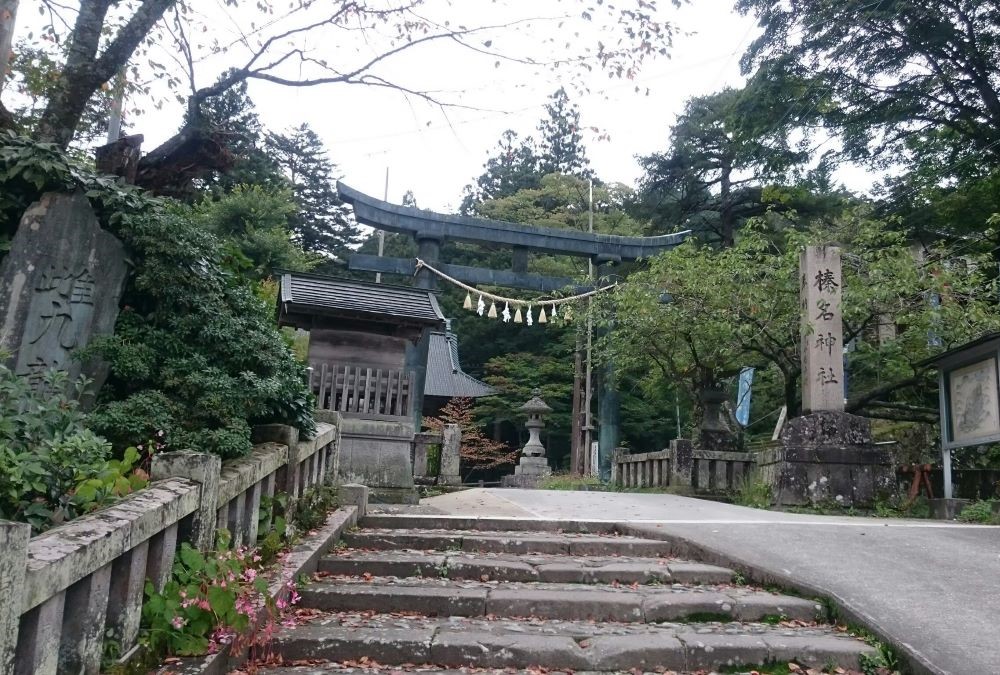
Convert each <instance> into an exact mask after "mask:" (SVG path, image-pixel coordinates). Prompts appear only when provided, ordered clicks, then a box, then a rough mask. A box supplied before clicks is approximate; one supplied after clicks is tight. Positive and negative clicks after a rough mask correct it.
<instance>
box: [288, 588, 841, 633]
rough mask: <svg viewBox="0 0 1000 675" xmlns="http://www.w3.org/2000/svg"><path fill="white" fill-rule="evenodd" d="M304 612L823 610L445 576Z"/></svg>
mask: <svg viewBox="0 0 1000 675" xmlns="http://www.w3.org/2000/svg"><path fill="white" fill-rule="evenodd" d="M300 593H301V595H302V603H303V606H304V607H312V608H316V609H321V610H325V611H350V612H361V611H374V612H378V613H380V614H388V613H391V612H416V613H418V614H422V615H428V616H461V617H475V616H500V617H531V618H538V619H560V620H571V621H575V620H578V621H586V620H591V621H620V622H639V623H643V622H645V623H655V622H660V621H682V620H706V619H707V620H716V621H718V620H725V621H728V620H736V621H761V620H764V619H772V620H774V621H781V620H792V621H804V622H813V621H818V620H823V619H825V616H824V614H823V611H824V610H823V606H822V605H820V604H818V603H816V602H814V601H812V600H805V599H803V598H796V597H791V596H787V595H777V594H774V593H768V592H766V591H761V590H755V589H749V588H743V587H736V586H684V585H681V584H675V585H671V586H635V587H634V588H633V587H630V586H617V587H615V586H606V585H601V586H583V585H580V584H560V583H519V582H504V583H496V582H493V583H488V582H476V581H464V582H461V581H451V580H445V579H419V578H410V579H394V578H391V577H389V578H373V579H370V580H361V579H357V580H342V581H337V582H321V583H315V584H310V585H308V586H306V587H305V588H303V589H302V590H301V591H300Z"/></svg>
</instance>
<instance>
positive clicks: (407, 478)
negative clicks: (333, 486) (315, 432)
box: [339, 416, 420, 504]
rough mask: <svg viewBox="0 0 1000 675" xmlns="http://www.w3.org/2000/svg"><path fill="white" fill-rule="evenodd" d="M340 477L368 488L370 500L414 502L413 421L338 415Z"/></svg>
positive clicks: (377, 501) (415, 490) (388, 502)
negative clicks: (339, 420) (411, 459)
mask: <svg viewBox="0 0 1000 675" xmlns="http://www.w3.org/2000/svg"><path fill="white" fill-rule="evenodd" d="M339 433H340V472H339V473H340V480H341V481H342V482H345V483H360V484H362V485H367V486H368V488H369V489H370V490H371V497H370V500H371V501H372V502H374V503H382V504H416V503H418V502H419V501H420V499H419V496H418V495H417V488H416V486H415V485H414V483H413V465H412V464H411V463H410V449H411V446H412V444H413V436H414V428H413V423H412V422H395V421H383V420H365V419H357V418H352V417H344V416H341V422H340V429H339Z"/></svg>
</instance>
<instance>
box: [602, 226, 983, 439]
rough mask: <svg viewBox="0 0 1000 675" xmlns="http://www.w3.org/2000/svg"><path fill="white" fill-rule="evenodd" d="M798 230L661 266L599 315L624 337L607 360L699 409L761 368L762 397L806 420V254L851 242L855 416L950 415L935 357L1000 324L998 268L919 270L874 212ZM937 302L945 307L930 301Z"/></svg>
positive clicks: (847, 284) (848, 276)
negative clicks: (887, 323) (934, 373)
mask: <svg viewBox="0 0 1000 675" xmlns="http://www.w3.org/2000/svg"><path fill="white" fill-rule="evenodd" d="M784 222H786V223H789V222H790V223H792V224H794V225H796V227H794V228H792V227H784V228H781V229H777V230H776V229H774V228H770V227H766V222H763V221H755V222H754V223H751V225H749V226H747V227H746V228H744V230H743V231H742V233H741V236H740V237H739V239H738V241H737V242H736V244H735V246H733V247H731V248H728V249H725V250H721V251H716V250H712V249H711V248H709V247H707V246H702V245H699V244H698V243H697V242H694V241H689V242H687V243H685V244H684V245H682V246H679V247H678V248H676V249H674V250H672V251H670V252H668V253H665V254H663V255H661V256H658V257H657V258H655V259H653V260H651V261H650V263H649V267H648V269H645V270H641V271H638V272H635V273H633V274H632V275H631V276H630V277H629V280H628V282H627V283H625V284H622V285H620V286H619V287H618V289H617V290H616V291H615V292H614V293H613V294H610V296H608V297H606V298H605V299H604V300H603V306H602V307H601V314H600V317H599V318H600V320H601V321H603V322H605V323H607V324H609V325H610V324H611V323H613V324H614V333H613V339H605V340H603V341H602V342H601V348H602V353H604V354H605V355H608V356H611V357H612V358H613V359H614V360H615V362H616V364H617V365H618V366H619V367H620V368H624V369H627V370H630V371H633V372H643V371H645V372H647V377H648V378H649V379H650V381H651V382H650V386H667V385H668V384H671V383H674V384H681V385H683V386H684V387H685V388H686V389H687V391H688V395H689V396H690V397H691V398H692V399H696V397H697V394H698V392H699V391H700V390H702V389H704V388H714V387H721V386H724V385H725V384H726V383H727V381H730V380H731V379H732V378H734V377H735V376H736V374H737V373H738V372H739V369H740V368H741V367H743V366H756V367H757V368H758V370H759V371H760V372H761V373H762V374H763V380H762V382H759V383H758V384H757V386H755V398H756V397H757V396H758V393H761V394H763V395H764V396H765V397H766V398H768V399H769V400H771V401H775V402H777V403H778V404H779V405H780V404H781V403H784V404H785V405H787V406H788V409H789V411H791V412H792V413H793V414H794V413H795V412H797V410H798V407H799V401H798V392H799V377H800V354H799V350H800V335H799V321H800V319H799V314H800V309H799V288H798V286H799V283H798V257H799V251H800V250H801V248H802V247H803V246H805V245H808V244H820V243H823V242H829V241H837V242H838V243H839V245H840V246H841V248H842V249H843V251H844V261H845V264H844V283H843V292H844V296H843V318H844V334H845V339H847V340H851V339H852V338H853V341H854V342H853V345H854V349H853V350H851V351H850V352H849V354H848V369H849V371H850V374H851V378H850V383H851V390H850V392H849V401H848V405H847V409H848V411H849V412H858V413H862V414H868V415H871V416H876V417H878V416H886V417H888V418H890V419H891V418H896V419H899V418H902V419H914V420H931V419H936V398H935V397H933V396H931V393H932V392H933V384H932V377H931V373H930V372H929V371H928V369H927V368H926V367H925V366H923V365H921V361H922V360H923V359H926V358H928V357H929V356H931V355H932V354H933V353H936V352H937V351H938V350H940V349H942V348H945V349H947V348H949V347H950V346H954V345H957V344H961V343H962V342H964V341H966V340H968V339H971V338H972V337H976V336H979V335H981V334H983V333H986V332H989V331H991V330H996V329H997V327H998V326H1000V312H998V310H997V307H996V304H995V302H994V298H995V297H996V291H995V282H994V281H993V280H991V279H990V278H989V277H988V276H987V275H986V274H985V272H986V271H987V270H988V269H989V263H988V262H987V261H986V260H985V259H981V258H979V257H976V256H972V257H971V258H970V260H969V264H968V265H950V264H945V263H943V262H939V261H937V260H934V259H932V260H930V261H928V262H927V263H925V264H923V265H918V264H916V263H915V261H914V258H913V253H912V251H911V249H910V246H909V244H908V243H907V241H906V238H905V237H904V236H903V235H902V234H900V233H898V232H895V231H893V230H892V229H891V228H890V227H889V226H888V225H887V224H886V223H885V222H883V221H881V220H878V219H876V218H875V217H873V215H872V213H871V210H870V209H867V208H863V207H858V208H854V209H850V210H848V211H846V212H845V213H844V215H843V216H842V217H840V218H837V219H835V220H833V221H832V222H831V221H825V222H823V223H822V226H819V225H817V226H816V227H815V228H814V229H809V228H807V227H805V226H804V225H806V224H798V223H795V222H794V221H788V220H785V221H784ZM664 292H667V293H669V298H667V299H668V300H669V301H668V302H666V303H663V302H661V299H663V297H664V296H663V294H664ZM932 296H937V297H939V298H942V302H940V303H938V304H936V305H935V304H934V303H932V302H929V298H930V297H932ZM884 317H892V319H893V322H894V324H895V336H894V337H891V338H888V339H886V338H879V329H878V324H879V321H880V320H881V321H884ZM929 335H931V336H936V337H938V338H939V340H940V344H939V345H935V344H934V342H933V341H930V340H928V336H929ZM886 402H888V403H889V404H890V406H889V407H886V406H884V405H882V404H884V403H886ZM893 406H901V407H902V410H904V411H905V413H906V414H908V415H910V416H909V417H907V416H903V415H901V413H900V412H899V409H898V408H897V407H893Z"/></svg>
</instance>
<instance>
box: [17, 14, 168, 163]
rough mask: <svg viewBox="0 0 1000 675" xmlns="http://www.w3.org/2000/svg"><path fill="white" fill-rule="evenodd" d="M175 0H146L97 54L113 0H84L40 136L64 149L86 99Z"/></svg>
mask: <svg viewBox="0 0 1000 675" xmlns="http://www.w3.org/2000/svg"><path fill="white" fill-rule="evenodd" d="M176 1H177V0H142V2H141V3H139V4H138V6H137V8H136V10H135V13H134V14H133V15H132V17H131V18H130V19H129V20H128V21H127V22H126V23H125V25H124V26H122V27H121V28H120V29H119V30H118V32H117V34H115V36H114V38H113V39H112V40H111V41H110V42H109V43H108V45H107V47H106V48H105V49H104V52H103V53H102V54H100V55H98V53H97V50H98V47H99V46H100V42H101V35H102V34H103V32H104V31H105V28H106V26H105V20H106V18H107V13H108V9H109V7H110V6H111V5H112V4H117V3H114V2H113V0H80V11H79V13H78V14H77V17H76V23H75V24H74V25H73V34H72V35H71V36H70V41H69V49H68V50H67V53H66V65H65V66H64V67H63V69H62V72H61V73H59V77H58V79H57V81H56V82H55V84H54V86H53V87H52V94H51V96H50V97H49V100H48V104H47V105H46V106H45V111H44V112H43V113H42V116H41V118H40V119H39V121H38V132H37V136H38V138H39V139H41V140H44V141H50V142H52V143H55V144H56V145H58V146H59V147H61V148H64V149H65V148H66V147H67V146H68V145H69V144H70V141H72V140H73V134H74V132H75V131H76V126H77V124H79V122H80V118H81V117H82V116H83V112H84V110H86V108H87V102H88V101H89V100H90V97H91V96H93V95H94V94H95V93H96V92H97V91H98V90H99V89H100V88H101V85H102V84H104V83H105V82H107V81H108V80H110V79H111V78H112V77H113V76H114V74H115V73H117V72H118V71H119V70H121V69H122V68H123V67H124V66H125V64H127V63H128V60H129V58H131V56H132V53H133V52H134V51H135V49H136V47H138V46H139V43H140V42H142V40H143V39H144V38H145V37H146V35H148V34H149V31H150V30H151V29H152V28H153V26H154V25H155V24H156V22H157V21H159V20H160V19H161V18H162V17H163V14H164V13H165V12H166V11H167V9H169V8H170V7H171V6H172V5H174V4H175V3H176Z"/></svg>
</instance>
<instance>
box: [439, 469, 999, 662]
mask: <svg viewBox="0 0 1000 675" xmlns="http://www.w3.org/2000/svg"><path fill="white" fill-rule="evenodd" d="M423 503H424V504H427V505H430V506H433V507H434V508H436V509H440V510H441V511H442V512H444V513H450V514H456V515H458V514H461V515H479V516H507V517H509V516H523V517H525V518H544V519H549V518H553V519H575V520H613V521H618V522H627V523H629V524H630V526H631V527H633V528H635V529H638V530H643V531H645V532H649V533H653V532H655V533H660V534H661V536H667V537H672V538H679V539H681V540H683V541H685V542H688V543H689V544H691V545H692V546H694V547H696V548H697V549H699V550H700V551H701V552H702V553H703V554H707V555H708V556H709V557H713V556H714V557H716V558H717V560H718V561H720V562H728V563H733V562H738V563H742V564H744V565H746V566H747V567H748V568H749V569H750V570H752V571H753V572H754V573H755V574H756V576H761V575H765V576H768V577H770V578H773V579H774V580H776V581H779V582H784V583H793V584H795V585H798V586H800V587H802V588H805V589H812V590H814V591H816V592H821V593H823V594H825V595H827V596H830V597H833V598H835V599H836V600H837V601H838V604H839V605H840V607H842V608H844V609H845V610H846V611H847V613H848V614H849V615H852V616H853V617H854V618H855V620H859V621H861V622H862V623H865V624H867V625H869V626H873V627H877V629H878V632H880V633H881V634H882V635H883V636H884V637H885V638H886V639H888V640H890V641H891V642H893V643H895V644H896V645H897V646H899V647H901V648H903V649H904V650H905V651H906V652H907V653H908V654H909V655H910V657H911V659H912V660H913V661H915V662H916V663H915V664H914V665H916V666H917V669H918V670H919V671H924V672H930V673H941V674H945V673H947V674H949V675H987V674H992V675H997V674H1000V527H984V526H974V525H963V524H957V523H943V522H934V521H918V520H881V519H875V518H848V517H833V516H810V515H802V514H790V513H774V512H770V511H761V510H756V509H748V508H744V507H741V506H732V505H729V504H720V503H717V502H709V501H704V500H698V499H692V498H688V497H679V496H675V495H660V494H631V493H613V492H559V491H547V490H499V489H474V490H467V491H464V492H459V493H452V494H448V495H442V496H440V497H434V498H431V499H426V500H424V502H423Z"/></svg>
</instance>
